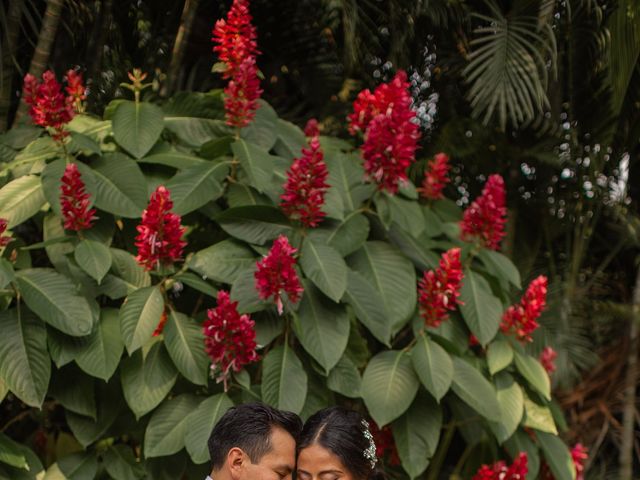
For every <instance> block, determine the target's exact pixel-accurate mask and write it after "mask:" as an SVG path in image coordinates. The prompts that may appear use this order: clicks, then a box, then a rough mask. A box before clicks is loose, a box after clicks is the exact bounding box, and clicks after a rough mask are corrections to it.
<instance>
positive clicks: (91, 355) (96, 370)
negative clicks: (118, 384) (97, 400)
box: [75, 308, 124, 382]
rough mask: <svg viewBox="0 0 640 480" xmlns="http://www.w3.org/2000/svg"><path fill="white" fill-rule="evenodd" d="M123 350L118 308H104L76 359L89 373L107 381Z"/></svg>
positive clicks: (114, 369)
mask: <svg viewBox="0 0 640 480" xmlns="http://www.w3.org/2000/svg"><path fill="white" fill-rule="evenodd" d="M123 350H124V342H123V340H122V337H121V336H120V318H119V313H118V310H116V309H114V308H102V309H101V310H100V321H99V322H98V325H97V327H96V328H95V330H94V332H93V333H92V334H91V335H90V336H89V340H88V342H87V343H86V345H85V346H84V347H83V348H82V350H81V351H80V352H79V353H78V355H77V356H76V359H75V360H76V363H77V364H78V366H79V367H80V368H81V369H82V370H84V371H85V372H87V373H88V374H89V375H91V376H94V377H97V378H101V379H103V380H104V381H105V382H106V381H108V380H109V379H110V378H111V377H112V376H113V373H114V372H115V371H116V368H117V367H118V363H120V357H121V356H122V351H123Z"/></svg>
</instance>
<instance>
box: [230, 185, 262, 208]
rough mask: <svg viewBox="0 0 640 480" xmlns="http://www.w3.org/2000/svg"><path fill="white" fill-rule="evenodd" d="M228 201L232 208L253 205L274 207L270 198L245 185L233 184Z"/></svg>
mask: <svg viewBox="0 0 640 480" xmlns="http://www.w3.org/2000/svg"><path fill="white" fill-rule="evenodd" d="M227 201H228V202H229V207H230V208H236V207H246V206H251V205H273V202H272V201H271V199H270V198H269V197H267V196H266V195H264V194H262V193H260V192H258V191H257V190H256V189H255V188H252V187H250V186H249V185H245V184H244V183H233V184H230V185H229V188H228V190H227Z"/></svg>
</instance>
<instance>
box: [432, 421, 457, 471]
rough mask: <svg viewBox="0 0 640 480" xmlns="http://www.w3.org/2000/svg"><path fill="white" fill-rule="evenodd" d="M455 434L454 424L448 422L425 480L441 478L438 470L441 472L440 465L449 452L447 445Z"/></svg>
mask: <svg viewBox="0 0 640 480" xmlns="http://www.w3.org/2000/svg"><path fill="white" fill-rule="evenodd" d="M455 433H456V424H455V422H453V421H452V422H450V423H449V424H448V425H447V427H446V430H445V433H444V437H443V438H442V440H441V441H440V444H439V445H438V449H437V450H436V453H435V455H434V456H433V458H432V459H431V464H430V465H429V469H428V470H427V480H438V479H439V478H441V475H440V470H442V464H443V463H444V460H445V457H446V456H447V452H448V451H449V445H451V441H452V440H453V435H454V434H455Z"/></svg>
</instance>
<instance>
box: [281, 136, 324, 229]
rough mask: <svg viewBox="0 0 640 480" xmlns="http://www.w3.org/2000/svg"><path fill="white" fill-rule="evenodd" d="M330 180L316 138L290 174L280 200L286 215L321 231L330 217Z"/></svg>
mask: <svg viewBox="0 0 640 480" xmlns="http://www.w3.org/2000/svg"><path fill="white" fill-rule="evenodd" d="M328 177H329V171H328V170H327V165H326V164H325V163H324V160H323V154H322V149H321V148H320V141H319V140H318V137H313V138H312V139H311V141H310V142H309V148H303V149H302V156H301V157H299V158H296V159H295V160H294V161H293V163H292V165H291V167H290V168H289V170H288V171H287V181H286V183H285V185H284V193H283V194H282V195H281V196H280V198H281V199H282V203H281V207H282V210H283V211H284V213H285V214H286V215H287V216H288V217H289V218H291V219H292V220H297V221H299V222H300V223H301V224H302V225H304V226H305V227H307V228H309V227H317V226H318V224H319V223H320V222H321V221H322V219H323V218H324V217H325V215H326V214H325V213H324V212H323V211H322V206H323V205H324V196H325V193H326V192H327V189H328V188H329V185H328V184H327V178H328Z"/></svg>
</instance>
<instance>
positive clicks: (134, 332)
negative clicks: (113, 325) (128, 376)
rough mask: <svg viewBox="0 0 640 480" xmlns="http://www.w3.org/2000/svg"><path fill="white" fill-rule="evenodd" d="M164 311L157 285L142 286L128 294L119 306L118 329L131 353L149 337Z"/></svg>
mask: <svg viewBox="0 0 640 480" xmlns="http://www.w3.org/2000/svg"><path fill="white" fill-rule="evenodd" d="M163 311H164V299H163V298H162V293H160V289H159V288H158V287H144V288H141V289H139V290H136V291H135V292H133V293H132V294H131V295H129V296H128V297H127V298H126V300H125V301H124V303H123V304H122V307H121V308H120V331H121V332H122V338H123V339H124V343H125V345H126V347H127V352H129V355H131V354H132V353H133V352H135V351H136V350H137V349H139V348H140V347H142V346H143V345H144V344H145V343H147V342H148V341H149V339H151V336H152V335H153V332H154V330H155V329H156V327H157V326H158V323H159V322H160V317H161V316H162V312H163Z"/></svg>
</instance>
